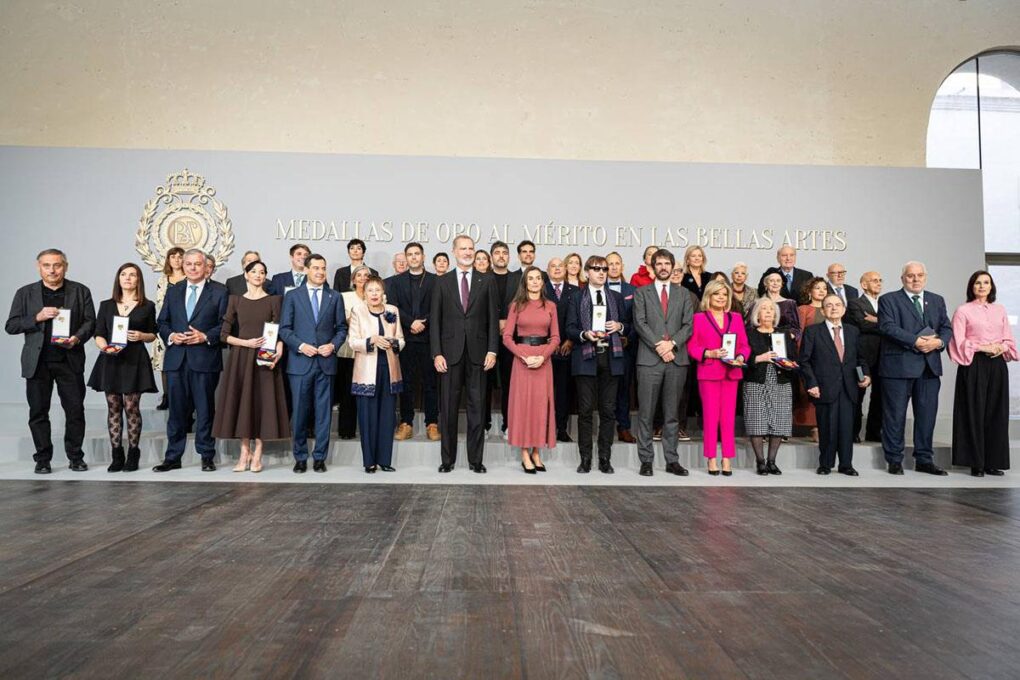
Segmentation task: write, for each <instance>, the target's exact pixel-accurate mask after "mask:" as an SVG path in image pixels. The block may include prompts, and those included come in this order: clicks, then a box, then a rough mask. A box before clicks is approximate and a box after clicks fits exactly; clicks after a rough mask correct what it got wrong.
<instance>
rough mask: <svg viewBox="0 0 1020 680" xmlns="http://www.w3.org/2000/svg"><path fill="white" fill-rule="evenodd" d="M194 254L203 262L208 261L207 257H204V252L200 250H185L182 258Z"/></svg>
mask: <svg viewBox="0 0 1020 680" xmlns="http://www.w3.org/2000/svg"><path fill="white" fill-rule="evenodd" d="M195 254H198V255H201V256H202V259H204V260H208V259H209V256H208V255H206V254H205V251H204V250H202V249H201V248H188V249H187V250H185V251H184V257H187V256H188V255H195Z"/></svg>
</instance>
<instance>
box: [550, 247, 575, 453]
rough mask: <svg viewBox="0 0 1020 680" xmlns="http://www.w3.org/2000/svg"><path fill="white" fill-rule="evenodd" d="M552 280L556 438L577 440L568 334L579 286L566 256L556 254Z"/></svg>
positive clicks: (563, 440) (551, 274)
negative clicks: (572, 426)
mask: <svg viewBox="0 0 1020 680" xmlns="http://www.w3.org/2000/svg"><path fill="white" fill-rule="evenodd" d="M546 273H547V274H548V275H549V283H547V284H545V296H546V298H547V299H549V300H552V301H554V302H555V303H556V321H557V323H558V325H559V331H560V346H559V348H558V349H557V350H556V351H555V352H553V355H552V369H553V399H554V401H555V403H556V440H557V441H561V442H571V441H574V440H573V439H571V438H570V433H569V432H568V430H569V429H570V398H571V396H573V393H574V382H573V380H572V379H571V377H570V363H571V359H570V355H571V350H572V349H573V348H574V341H573V340H571V339H570V338H568V337H567V334H566V329H567V310H568V309H570V299H571V297H572V296H573V295H575V294H576V293H577V291H578V290H579V289H578V287H577V286H575V285H572V284H569V283H567V268H566V267H565V266H564V264H563V260H561V259H560V258H558V257H554V258H553V259H551V260H549V264H548V271H547V272H546Z"/></svg>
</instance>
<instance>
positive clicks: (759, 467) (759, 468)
mask: <svg viewBox="0 0 1020 680" xmlns="http://www.w3.org/2000/svg"><path fill="white" fill-rule="evenodd" d="M754 471H755V472H757V473H758V474H759V475H767V474H768V473H769V469H768V466H767V465H766V464H765V461H763V460H756V461H755V462H754Z"/></svg>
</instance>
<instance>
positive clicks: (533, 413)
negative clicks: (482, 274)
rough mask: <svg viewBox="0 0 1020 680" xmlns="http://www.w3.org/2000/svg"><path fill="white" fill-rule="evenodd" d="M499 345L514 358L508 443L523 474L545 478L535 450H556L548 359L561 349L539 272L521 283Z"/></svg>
mask: <svg viewBox="0 0 1020 680" xmlns="http://www.w3.org/2000/svg"><path fill="white" fill-rule="evenodd" d="M503 344H504V345H506V348H507V349H508V350H510V352H511V354H513V356H514V364H513V371H512V372H511V374H510V403H509V407H508V409H507V416H508V420H509V422H510V427H509V429H508V430H507V440H508V441H509V442H510V445H511V446H519V447H521V467H523V468H524V471H525V472H527V473H528V474H535V472H545V465H543V464H542V458H541V456H540V455H539V452H538V450H539V448H541V447H545V448H547V449H551V448H553V447H555V446H556V412H555V405H554V404H555V402H554V400H553V375H552V364H551V363H550V361H549V358H550V356H552V353H553V351H554V350H555V349H556V348H557V347H559V344H560V331H559V326H558V323H557V321H556V303H554V302H552V301H551V300H546V298H545V281H544V280H543V278H542V270H541V269H539V268H538V267H528V268H527V269H526V270H525V271H524V276H522V277H521V284H520V286H519V287H518V289H517V293H516V295H514V299H513V302H511V303H510V309H509V310H508V314H507V318H506V326H504V327H503Z"/></svg>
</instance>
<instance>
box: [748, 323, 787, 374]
mask: <svg viewBox="0 0 1020 680" xmlns="http://www.w3.org/2000/svg"><path fill="white" fill-rule="evenodd" d="M775 332H776V333H782V334H783V335H785V336H786V354H787V357H786V358H787V359H791V360H793V361H797V338H796V337H794V335H793V333H792V332H791V331H788V330H783V329H778V328H777V329H776V331H775ZM747 341H748V343H750V345H751V357H750V358H749V359H748V364H747V368H745V369H744V381H745V382H753V383H758V384H759V385H764V384H765V375H766V373H768V364H767V363H762V364H759V363H755V361H754V358H755V357H756V356H758V355H759V354H765V353H766V352H771V351H772V335H771V334H765V333H762V332H761V331H759V330H758V329H757V328H748V329H747ZM792 380H793V371H784V370H782V369H780V368H777V369H776V382H777V383H779V384H780V385H785V384H787V383H789V382H791V381H792Z"/></svg>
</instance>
